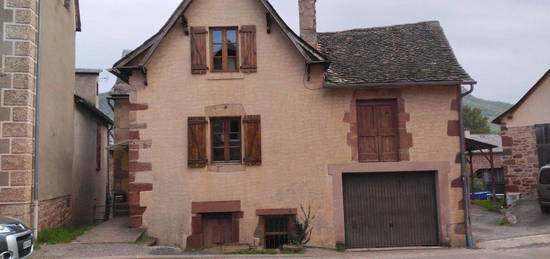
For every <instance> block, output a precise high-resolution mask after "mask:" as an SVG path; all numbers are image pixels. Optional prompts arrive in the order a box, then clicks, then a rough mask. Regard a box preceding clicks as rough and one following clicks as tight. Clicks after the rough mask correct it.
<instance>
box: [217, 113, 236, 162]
mask: <svg viewBox="0 0 550 259" xmlns="http://www.w3.org/2000/svg"><path fill="white" fill-rule="evenodd" d="M211 122H212V160H213V161H214V162H238V163H240V162H241V160H242V153H241V146H242V144H241V143H242V137H241V118H238V117H237V118H212V119H211Z"/></svg>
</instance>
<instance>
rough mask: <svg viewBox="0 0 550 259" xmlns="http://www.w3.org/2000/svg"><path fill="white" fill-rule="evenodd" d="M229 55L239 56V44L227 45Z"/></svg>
mask: <svg viewBox="0 0 550 259" xmlns="http://www.w3.org/2000/svg"><path fill="white" fill-rule="evenodd" d="M227 56H230V57H236V56H237V46H236V45H235V44H229V45H227Z"/></svg>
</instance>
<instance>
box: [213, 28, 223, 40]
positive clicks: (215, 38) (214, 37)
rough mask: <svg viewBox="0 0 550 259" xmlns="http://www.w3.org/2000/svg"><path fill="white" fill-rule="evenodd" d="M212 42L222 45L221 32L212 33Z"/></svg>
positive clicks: (214, 31)
mask: <svg viewBox="0 0 550 259" xmlns="http://www.w3.org/2000/svg"><path fill="white" fill-rule="evenodd" d="M212 42H213V43H222V31H220V30H213V31H212Z"/></svg>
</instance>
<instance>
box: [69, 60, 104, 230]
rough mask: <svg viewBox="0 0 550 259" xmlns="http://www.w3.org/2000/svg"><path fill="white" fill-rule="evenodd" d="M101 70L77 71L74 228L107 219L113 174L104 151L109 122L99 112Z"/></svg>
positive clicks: (73, 180)
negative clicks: (99, 78)
mask: <svg viewBox="0 0 550 259" xmlns="http://www.w3.org/2000/svg"><path fill="white" fill-rule="evenodd" d="M101 71H102V70H95V69H77V70H76V88H75V95H74V103H75V104H74V105H75V117H74V155H73V175H72V179H71V181H72V205H71V209H72V216H73V217H72V218H73V222H72V223H73V224H74V225H80V226H88V225H93V224H95V223H96V222H98V221H99V220H108V219H109V218H110V216H111V211H110V204H109V203H108V202H107V199H108V197H112V192H111V190H112V184H113V179H114V177H113V172H112V169H111V168H110V167H111V165H110V152H109V151H108V150H107V146H108V145H109V139H110V136H109V134H110V129H111V127H112V125H113V121H112V119H111V118H109V117H108V116H107V115H105V114H104V113H103V112H102V111H101V110H100V109H99V108H98V106H99V104H98V95H99V86H98V77H99V74H100V73H101Z"/></svg>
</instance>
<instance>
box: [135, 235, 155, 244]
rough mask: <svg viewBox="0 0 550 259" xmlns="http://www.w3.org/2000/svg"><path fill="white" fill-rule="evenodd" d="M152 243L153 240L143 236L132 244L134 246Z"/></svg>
mask: <svg viewBox="0 0 550 259" xmlns="http://www.w3.org/2000/svg"><path fill="white" fill-rule="evenodd" d="M154 241H155V239H154V238H152V237H150V236H148V235H145V234H143V235H141V236H140V237H139V238H138V240H136V242H134V244H136V245H150V244H151V243H153V242H154Z"/></svg>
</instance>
